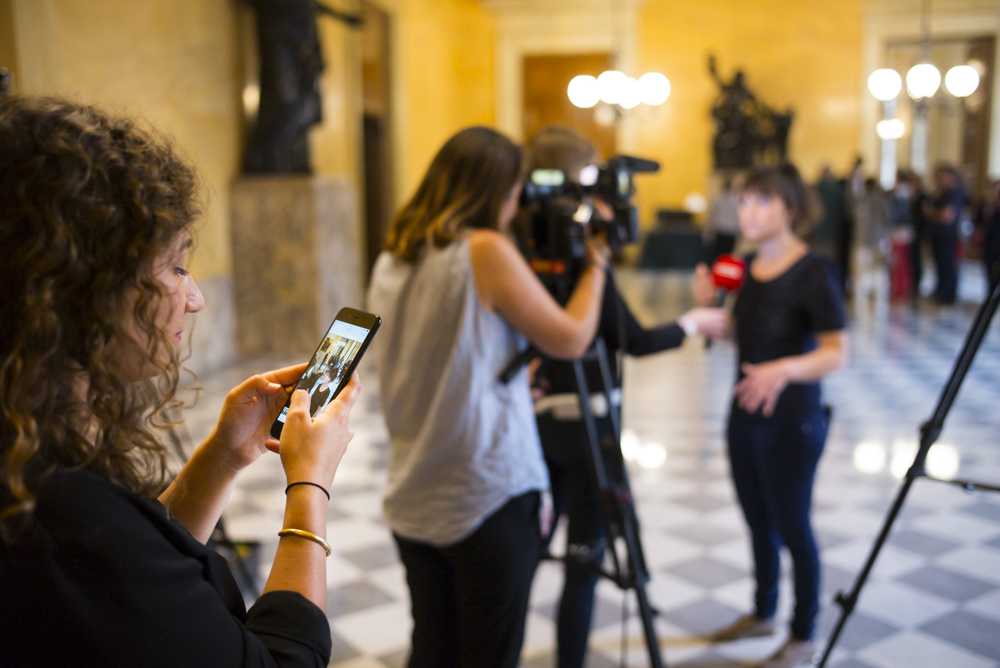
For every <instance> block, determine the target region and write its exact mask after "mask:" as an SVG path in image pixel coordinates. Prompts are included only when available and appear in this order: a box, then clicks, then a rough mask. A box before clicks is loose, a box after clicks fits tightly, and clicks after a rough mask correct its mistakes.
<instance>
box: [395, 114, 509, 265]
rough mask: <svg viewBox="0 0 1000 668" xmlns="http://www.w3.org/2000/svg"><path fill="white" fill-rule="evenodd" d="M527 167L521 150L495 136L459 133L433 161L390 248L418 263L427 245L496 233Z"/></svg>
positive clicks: (477, 130) (484, 131)
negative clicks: (475, 232) (470, 233)
mask: <svg viewBox="0 0 1000 668" xmlns="http://www.w3.org/2000/svg"><path fill="white" fill-rule="evenodd" d="M523 162H524V155H523V153H522V151H521V148H520V147H519V146H518V145H517V144H515V143H514V142H512V141H511V140H510V139H508V138H507V137H506V136H504V135H502V134H500V133H499V132H497V131H496V130H492V129H490V128H486V127H471V128H466V129H464V130H461V131H459V132H458V134H456V135H455V136H453V137H452V138H451V139H449V140H448V141H447V142H445V145H444V146H442V147H441V150H440V151H438V153H437V155H436V156H434V160H433V161H432V162H431V166H430V167H429V168H428V169H427V174H426V175H424V179H423V181H422V182H421V183H420V187H419V188H417V192H416V193H415V194H414V195H413V198H412V199H410V201H409V202H408V203H407V204H406V206H404V207H403V209H402V210H401V211H400V212H399V214H398V215H397V216H396V218H395V220H393V222H392V225H391V226H390V227H389V234H388V236H387V238H386V248H387V249H388V250H389V251H390V252H392V253H393V254H394V255H396V256H398V257H401V258H403V259H404V260H406V261H408V262H414V261H415V260H416V259H417V258H418V257H419V255H420V252H421V251H422V250H423V249H424V248H425V247H426V246H427V245H428V244H433V245H434V246H435V247H438V248H440V247H442V246H446V245H448V244H449V243H451V242H452V241H454V240H455V239H456V238H457V237H458V235H459V234H460V233H461V232H462V230H464V229H468V228H486V229H496V227H497V225H498V221H499V218H500V209H501V208H502V207H503V203H504V201H505V200H506V199H507V197H508V196H509V195H510V193H511V191H512V190H513V188H514V186H515V185H516V184H517V182H518V180H520V178H521V171H522V163H523Z"/></svg>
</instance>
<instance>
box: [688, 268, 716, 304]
mask: <svg viewBox="0 0 1000 668" xmlns="http://www.w3.org/2000/svg"><path fill="white" fill-rule="evenodd" d="M717 291H718V289H717V288H716V287H715V282H714V281H713V280H712V272H710V271H709V270H708V265H707V264H705V263H704V262H699V263H698V266H696V267H695V268H694V285H693V286H692V293H693V294H694V303H695V304H697V305H698V306H712V305H714V303H715V293H716V292H717Z"/></svg>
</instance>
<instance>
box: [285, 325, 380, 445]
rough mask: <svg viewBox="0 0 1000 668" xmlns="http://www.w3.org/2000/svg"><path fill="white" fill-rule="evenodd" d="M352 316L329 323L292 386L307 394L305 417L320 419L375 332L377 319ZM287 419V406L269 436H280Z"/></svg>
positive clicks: (348, 377) (345, 381)
mask: <svg viewBox="0 0 1000 668" xmlns="http://www.w3.org/2000/svg"><path fill="white" fill-rule="evenodd" d="M345 311H347V309H345ZM352 313H353V314H357V315H356V316H355V317H350V314H345V313H344V311H342V312H341V314H338V316H337V319H336V320H334V321H333V325H331V326H330V329H329V330H328V331H327V333H326V336H324V337H323V340H322V341H321V342H320V344H319V348H317V349H316V353H315V354H314V355H313V357H312V359H311V360H310V361H309V366H307V367H306V370H305V373H303V374H302V378H301V379H300V380H299V382H298V384H297V385H296V386H295V389H296V390H306V391H307V392H309V399H310V407H309V413H310V415H312V416H313V417H316V416H318V415H320V414H321V413H322V412H323V409H324V408H326V407H327V405H328V404H329V403H330V402H331V401H333V399H334V397H336V396H337V394H338V393H339V392H340V390H341V388H342V387H343V386H344V385H346V384H347V381H348V380H349V379H350V375H351V374H352V373H353V372H354V368H355V367H356V366H357V361H358V358H359V357H360V355H362V354H363V353H364V350H365V348H366V347H367V344H368V342H369V341H370V340H371V337H372V335H373V334H374V332H375V330H377V329H378V324H379V322H380V321H379V319H378V316H372V315H370V314H367V313H362V312H360V311H353V310H352ZM342 316H343V317H345V318H350V319H353V320H356V321H361V322H362V324H352V323H350V322H346V321H345V320H343V319H341V318H342ZM362 316H368V317H362ZM365 325H369V326H365ZM287 415H288V403H286V404H285V406H284V407H283V408H282V409H281V413H280V414H279V415H278V419H277V420H276V421H275V425H274V428H272V433H274V432H278V433H280V430H281V426H282V425H284V423H285V419H286V417H287Z"/></svg>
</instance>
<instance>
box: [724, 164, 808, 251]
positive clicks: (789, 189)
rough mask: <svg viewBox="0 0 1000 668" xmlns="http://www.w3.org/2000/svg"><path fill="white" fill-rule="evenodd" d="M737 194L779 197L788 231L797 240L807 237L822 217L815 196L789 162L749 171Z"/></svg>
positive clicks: (796, 169)
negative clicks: (789, 217)
mask: <svg viewBox="0 0 1000 668" xmlns="http://www.w3.org/2000/svg"><path fill="white" fill-rule="evenodd" d="M740 191H741V192H756V193H760V194H762V195H768V196H770V197H780V198H781V200H782V201H783V202H784V203H785V206H786V207H787V208H788V210H789V211H790V212H791V214H792V230H793V231H795V233H796V234H798V235H799V236H804V235H806V234H808V232H809V231H810V230H811V229H812V227H813V225H815V223H816V221H817V220H819V217H820V214H821V213H822V206H821V204H820V202H819V198H818V197H817V196H816V193H815V192H813V189H812V188H810V187H809V186H807V185H806V183H805V181H803V180H802V175H801V174H800V173H799V170H798V168H797V167H796V166H795V165H793V164H792V163H790V162H785V163H782V164H781V165H779V166H777V167H757V168H756V169H753V170H751V171H750V173H749V174H747V177H746V179H745V180H744V181H743V187H742V188H740Z"/></svg>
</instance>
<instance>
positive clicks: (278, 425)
mask: <svg viewBox="0 0 1000 668" xmlns="http://www.w3.org/2000/svg"><path fill="white" fill-rule="evenodd" d="M345 312H346V314H345ZM342 314H344V315H346V316H347V317H345V318H341V315H342ZM354 314H359V315H362V316H366V317H372V318H374V319H375V322H374V324H373V325H372V326H371V329H370V330H369V332H368V336H366V337H365V340H364V341H363V342H362V343H361V347H360V348H359V349H358V354H357V355H355V356H354V360H353V361H352V362H351V366H350V367H348V369H347V373H345V374H344V379H343V380H342V381H341V382H340V385H338V386H337V389H336V390H335V391H334V393H333V396H332V397H331V398H330V400H331V401H333V400H334V399H336V398H337V395H338V394H340V392H341V391H342V390H343V389H344V386H345V385H347V383H349V382H351V376H353V375H354V372H355V371H356V370H357V368H358V365H359V364H360V363H361V358H362V357H364V356H365V352H367V350H368V346H369V345H370V344H371V342H372V340H373V339H374V338H375V333H376V332H378V328H379V326H380V325H381V324H382V318H380V317H378V316H377V315H375V314H374V313H365V312H364V311H358V310H357V309H352V308H343V309H341V310H340V312H339V313H337V317H335V318H334V319H333V322H331V323H330V327H327V331H328V332H329V331H330V329H332V328H333V324H334V323H335V322H337V321H338V320H340V321H341V322H346V323H348V324H354V323H351V322H350V320H349V318H351V317H354ZM325 340H326V337H325V336H324V337H323V339H321V340H320V342H319V346H322V345H323V341H325ZM319 346H317V347H316V352H314V353H313V354H312V357H310V358H309V361H310V362H312V360H313V359H314V358H315V357H316V353H318V352H319ZM298 389H299V385H298V383H296V384H295V390H298ZM295 390H292V391H293V392H294V391H295ZM291 403H292V397H291V395H289V396H288V399H287V400H286V401H285V405H284V406H283V407H282V409H281V410H284V409H285V408H287V407H288V406H290V405H291ZM279 415H280V413H279ZM284 426H285V425H284V423H283V422H281V421H279V420H277V419H275V421H274V422H273V423H272V424H271V437H272V438H275V439H279V438H281V430H282V429H283V428H284Z"/></svg>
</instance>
